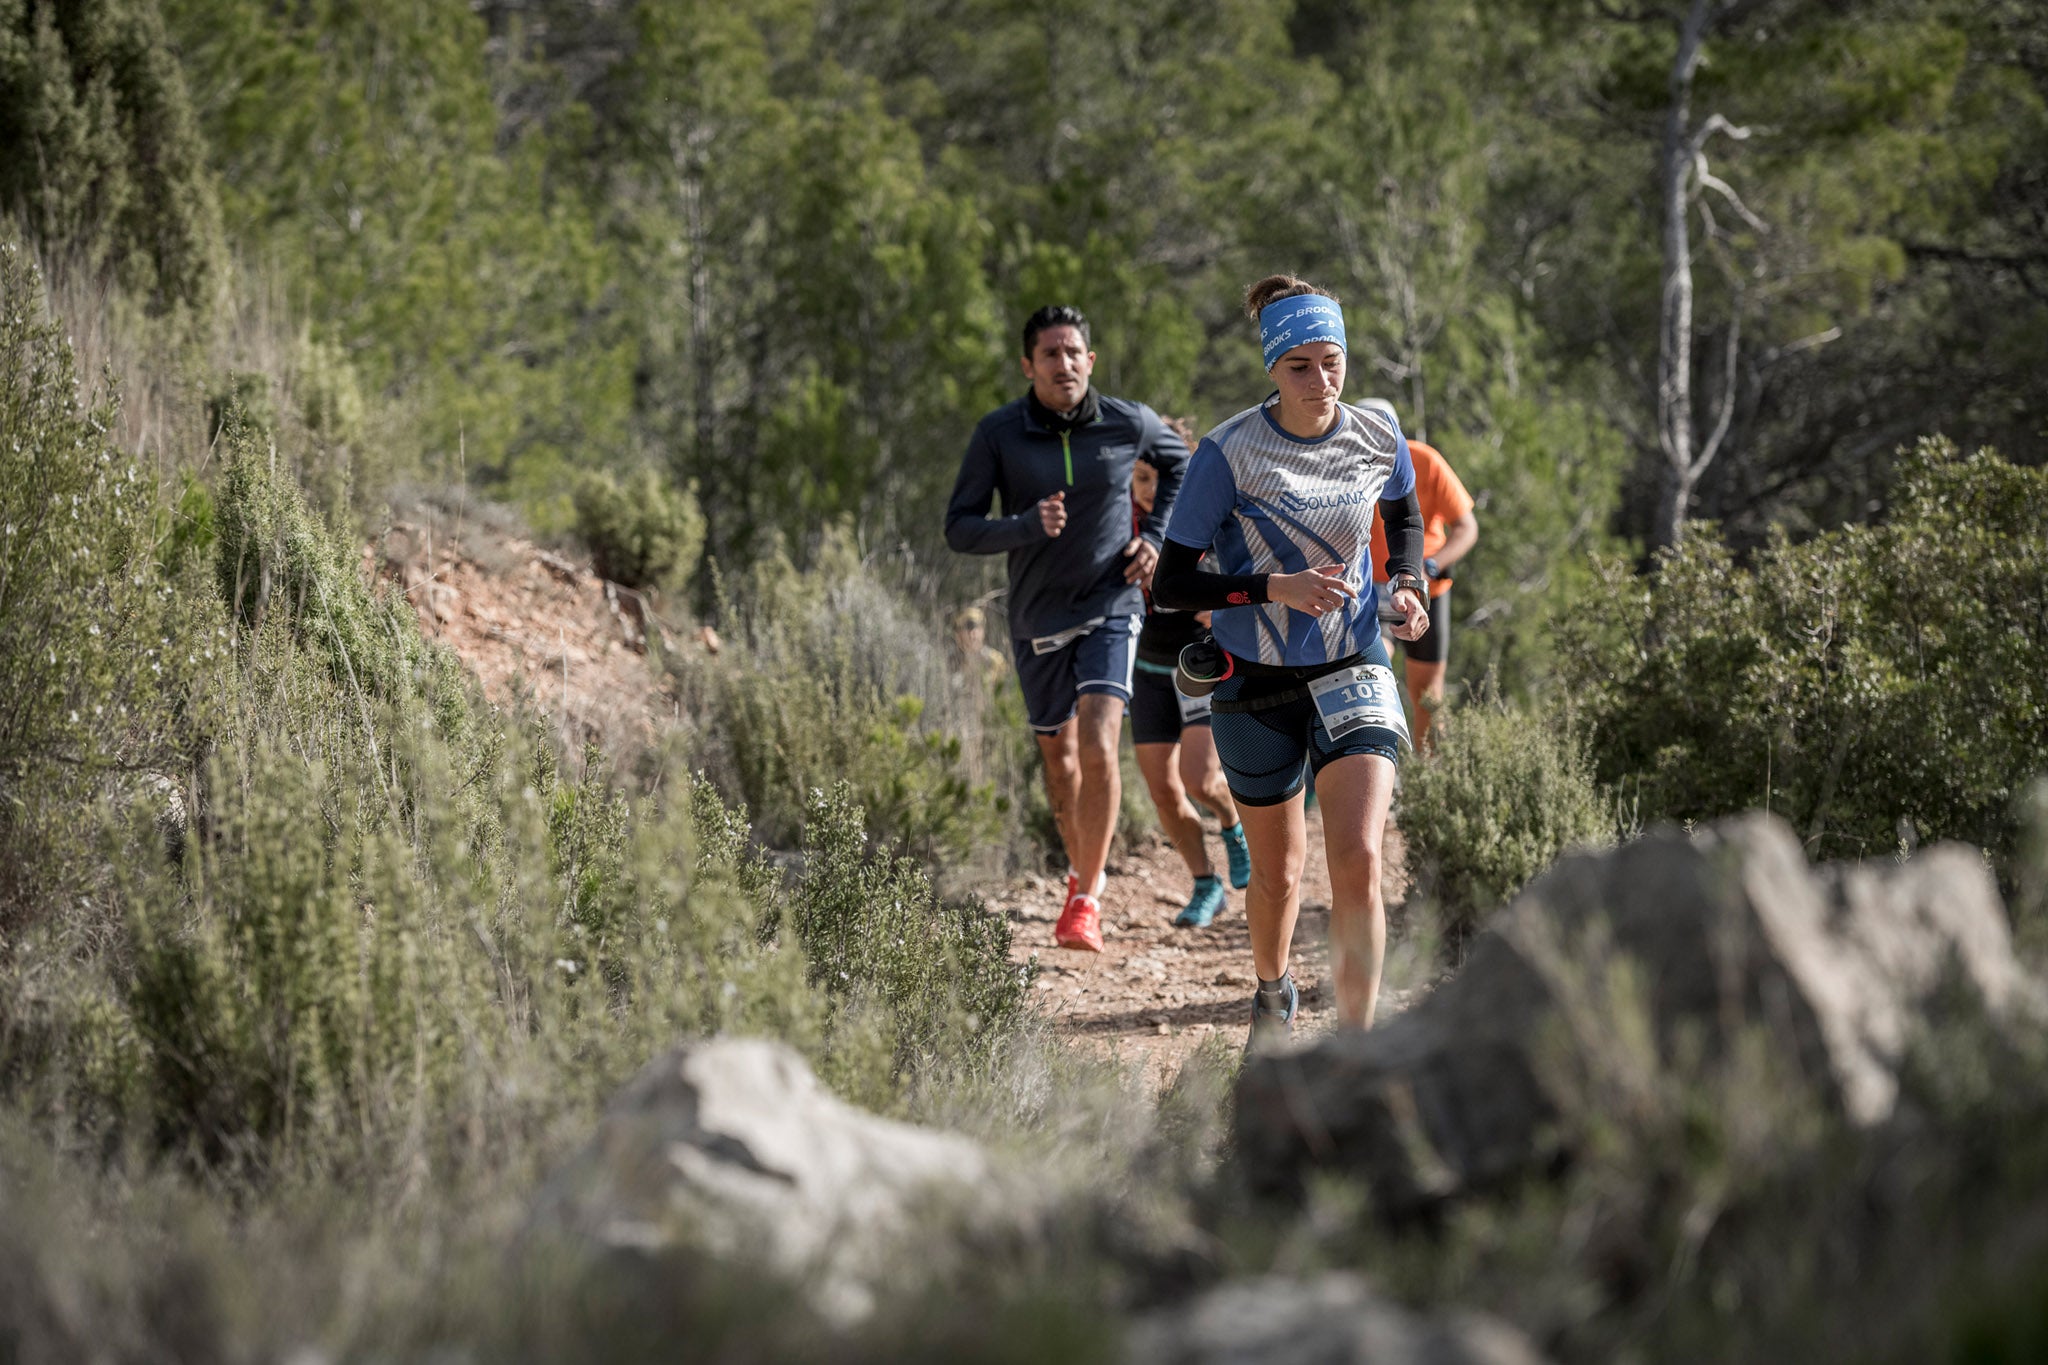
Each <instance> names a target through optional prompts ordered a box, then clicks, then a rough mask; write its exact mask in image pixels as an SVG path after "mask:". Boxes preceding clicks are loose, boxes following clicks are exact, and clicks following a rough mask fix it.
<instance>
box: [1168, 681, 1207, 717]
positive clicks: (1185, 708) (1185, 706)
mask: <svg viewBox="0 0 2048 1365" xmlns="http://www.w3.org/2000/svg"><path fill="white" fill-rule="evenodd" d="M1173 699H1174V700H1175V701H1177V702H1179V703H1180V723H1181V724H1182V725H1186V724H1187V723H1188V722H1189V721H1194V720H1200V719H1201V718H1202V717H1204V716H1206V715H1208V714H1209V702H1210V697H1209V694H1208V693H1206V692H1204V693H1203V694H1202V695H1201V696H1199V697H1191V696H1189V695H1188V694H1187V693H1185V692H1183V691H1181V690H1180V689H1179V688H1178V687H1176V688H1174V689H1173Z"/></svg>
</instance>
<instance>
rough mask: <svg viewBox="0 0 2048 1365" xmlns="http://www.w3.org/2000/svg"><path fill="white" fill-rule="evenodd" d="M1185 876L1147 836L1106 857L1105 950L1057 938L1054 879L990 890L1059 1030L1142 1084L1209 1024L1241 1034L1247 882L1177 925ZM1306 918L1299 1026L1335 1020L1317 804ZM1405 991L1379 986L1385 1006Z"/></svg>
mask: <svg viewBox="0 0 2048 1365" xmlns="http://www.w3.org/2000/svg"><path fill="white" fill-rule="evenodd" d="M1209 852H1210V856H1211V857H1212V858H1214V859H1215V860H1216V863H1217V866H1218V867H1221V866H1222V862H1223V845H1222V841H1221V840H1220V839H1219V838H1217V836H1216V835H1215V833H1214V823H1213V822H1211V832H1210V834H1209ZM1403 854H1404V849H1403V847H1402V844H1401V836H1400V833H1399V831H1397V830H1389V831H1388V834H1387V860H1386V866H1387V873H1386V886H1385V890H1386V893H1387V902H1388V904H1389V905H1397V904H1399V903H1400V898H1401V894H1402V892H1403V891H1404V889H1405V887H1406V884H1407V875H1406V870H1405V861H1406V860H1405V858H1404V856H1403ZM1191 884H1192V878H1190V876H1189V875H1188V870H1187V865H1186V864H1185V863H1183V862H1181V860H1180V855H1179V854H1177V853H1175V852H1174V851H1173V848H1172V846H1171V845H1169V844H1168V843H1167V842H1166V841H1165V840H1164V839H1163V838H1160V837H1159V836H1158V835H1156V834H1155V835H1152V836H1149V837H1148V838H1146V839H1145V840H1144V842H1143V844H1142V846H1140V847H1138V848H1136V849H1134V850H1133V851H1132V852H1130V853H1129V854H1127V855H1125V856H1124V857H1122V858H1121V859H1118V860H1115V861H1113V862H1112V863H1111V865H1110V868H1109V885H1108V887H1107V889H1106V890H1105V891H1104V893H1103V897H1102V906H1103V926H1102V940H1103V951H1102V952H1101V954H1100V955H1097V954H1093V953H1077V952H1072V951H1068V950H1064V949H1061V948H1057V947H1054V946H1053V941H1052V928H1053V923H1054V921H1055V920H1057V919H1058V918H1059V911H1060V899H1061V897H1062V895H1063V894H1064V893H1065V887H1064V885H1062V883H1061V881H1060V880H1059V879H1057V878H1052V877H1037V876H1029V877H1025V878H1023V879H1022V880H1020V881H1017V882H1014V883H1011V884H1010V885H1008V886H1005V887H1002V888H1000V889H997V890H994V891H991V892H990V893H988V901H989V904H990V906H991V907H992V908H995V909H998V910H1001V911H1002V912H1003V913H1004V914H1006V915H1008V916H1009V919H1010V925H1011V930H1012V932H1013V934H1014V936H1015V945H1014V947H1013V949H1012V952H1013V954H1014V956H1015V957H1016V960H1018V961H1020V962H1022V961H1025V960H1027V959H1028V958H1030V957H1031V956H1032V955H1033V954H1034V953H1035V954H1037V957H1038V965H1039V978H1038V986H1037V991H1038V1004H1039V1008H1041V1009H1043V1010H1044V1011H1046V1012H1047V1013H1048V1014H1049V1015H1050V1016H1051V1017H1052V1018H1053V1020H1054V1021H1055V1023H1056V1025H1057V1026H1058V1028H1059V1030H1060V1031H1061V1032H1062V1033H1064V1034H1065V1035H1066V1036H1068V1037H1069V1038H1072V1039H1074V1040H1075V1041H1076V1042H1078V1043H1080V1044H1082V1045H1083V1046H1087V1047H1091V1048H1096V1049H1099V1050H1101V1051H1102V1052H1104V1053H1107V1054H1111V1055H1114V1056H1116V1057H1118V1058H1119V1059H1121V1060H1123V1061H1125V1062H1127V1063H1135V1064H1141V1065H1142V1066H1143V1068H1144V1074H1145V1079H1146V1081H1147V1083H1148V1085H1150V1086H1152V1087H1154V1088H1156V1087H1158V1086H1160V1085H1163V1084H1164V1083H1165V1082H1166V1081H1167V1080H1169V1079H1170V1078H1171V1077H1172V1076H1173V1074H1174V1073H1175V1072H1176V1071H1178V1070H1179V1068H1180V1064H1181V1062H1183V1061H1184V1060H1186V1058H1187V1056H1188V1054H1190V1053H1192V1052H1193V1051H1194V1050H1195V1049H1196V1048H1198V1047H1200V1046H1201V1045H1202V1043H1203V1042H1204V1041H1206V1040H1207V1039H1208V1038H1209V1037H1211V1036H1212V1035H1215V1034H1222V1035H1223V1036H1224V1037H1225V1038H1226V1039H1228V1040H1229V1042H1230V1045H1231V1046H1232V1047H1242V1046H1243V1045H1244V1040H1245V1033H1246V1030H1247V1029H1248V1028H1249V1026H1250V1024H1249V1011H1250V1001H1251V987H1252V983H1253V980H1254V978H1253V975H1252V958H1251V940H1250V937H1249V933H1248V931H1247V928H1246V925H1245V918H1244V892H1242V891H1234V890H1233V891H1231V892H1229V893H1228V894H1229V904H1228V906H1227V907H1226V908H1225V909H1224V911H1223V913H1222V914H1220V915H1218V916H1217V917H1216V922H1215V923H1214V924H1212V925H1210V926H1209V927H1208V928H1206V929H1180V928H1176V927H1175V926H1174V923H1173V917H1174V915H1175V914H1177V913H1178V912H1179V911H1180V908H1181V906H1182V905H1183V904H1184V903H1185V902H1186V899H1187V893H1188V890H1189V887H1190V885H1191ZM1301 904H1302V911H1301V919H1300V921H1299V922H1298V923H1297V925H1296V927H1295V931H1294V960H1293V964H1292V965H1293V969H1294V979H1295V983H1296V984H1297V985H1298V986H1299V987H1300V988H1301V1004H1302V1016H1301V1019H1300V1021H1299V1022H1298V1023H1297V1024H1296V1033H1297V1036H1300V1035H1304V1034H1306V1035H1314V1034H1315V1033H1318V1032H1321V1031H1322V1030H1324V1029H1327V1028H1329V1027H1330V1026H1331V1023H1332V1022H1333V1012H1334V1009H1335V1001H1334V999H1333V998H1332V997H1331V995H1330V988H1329V986H1328V985H1327V983H1326V978H1327V975H1328V972H1329V926H1330V878H1329V871H1328V868H1327V866H1326V865H1325V863H1324V860H1323V822H1322V813H1321V812H1320V811H1318V810H1315V809H1313V808H1311V809H1310V810H1309V812H1308V862H1307V865H1306V866H1305V867H1304V868H1303V871H1302V885H1301ZM1404 1003H1405V998H1404V997H1403V996H1402V995H1401V994H1400V993H1397V992H1387V993H1384V994H1383V996H1382V999H1381V1002H1380V1009H1381V1012H1382V1014H1386V1013H1391V1012H1393V1011H1394V1010H1398V1009H1399V1008H1401V1006H1402V1005H1403V1004H1404Z"/></svg>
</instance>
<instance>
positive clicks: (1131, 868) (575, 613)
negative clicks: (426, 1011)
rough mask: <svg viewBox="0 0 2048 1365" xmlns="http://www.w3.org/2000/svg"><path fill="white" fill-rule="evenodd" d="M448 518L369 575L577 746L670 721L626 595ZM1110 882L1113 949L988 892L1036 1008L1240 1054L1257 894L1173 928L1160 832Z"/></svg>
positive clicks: (1325, 1021)
mask: <svg viewBox="0 0 2048 1365" xmlns="http://www.w3.org/2000/svg"><path fill="white" fill-rule="evenodd" d="M437 510H438V509H435V508H433V507H431V506H422V505H415V506H413V507H410V508H408V509H407V513H408V515H406V516H404V517H401V518H399V519H397V520H394V522H393V523H392V525H391V526H390V527H389V528H388V529H387V530H386V532H385V533H384V534H383V535H382V536H381V537H379V538H378V540H377V541H375V542H372V543H371V544H369V545H366V546H365V547H364V555H363V558H364V568H365V570H366V572H367V573H368V574H369V575H370V576H372V577H375V578H378V579H381V580H382V581H383V584H384V585H385V590H386V591H393V592H399V593H402V594H404V596H405V597H406V598H408V599H409V600H410V601H411V602H412V604H413V606H414V608H415V609H416V610H417V611H418V613H419V619H420V625H421V627H422V628H423V629H424V630H425V631H426V633H427V634H428V635H429V636H431V637H433V638H436V639H439V640H441V641H442V642H443V643H445V644H447V645H449V646H451V647H452V648H453V649H454V650H455V651H456V653H457V654H458V655H460V656H461V657H462V659H463V661H464V663H466V664H467V665H468V666H469V667H470V668H471V669H472V670H473V671H474V672H475V673H476V674H477V676H478V678H479V679H480V680H481V682H482V683H483V686H484V690H485V692H486V693H487V694H488V695H489V696H490V697H491V699H492V700H493V701H496V702H499V703H501V704H502V703H505V702H508V701H510V700H512V699H513V698H514V697H515V696H519V695H521V694H525V695H528V696H531V697H532V698H533V700H534V701H535V702H536V703H537V704H538V706H539V708H540V709H541V710H543V711H545V712H547V713H549V714H550V715H551V716H553V718H554V719H555V722H556V723H557V724H559V725H562V726H563V729H564V735H565V738H567V739H569V740H570V741H571V742H572V743H573V742H580V741H581V740H585V739H598V740H603V741H606V742H608V743H611V744H613V745H621V744H622V745H624V746H626V747H628V748H631V747H634V746H637V745H642V744H647V743H649V742H651V741H652V740H653V739H654V738H655V737H656V736H657V735H658V734H659V732H660V731H661V730H662V729H663V728H664V727H666V726H667V725H671V724H673V723H674V718H675V716H676V701H675V698H674V696H673V694H672V693H671V692H670V691H669V689H668V687H667V685H666V682H665V680H664V678H663V677H662V676H661V674H660V672H659V670H657V669H655V668H652V667H650V666H649V661H648V658H647V656H646V654H645V652H644V651H645V649H646V644H645V641H644V638H643V637H642V633H641V632H642V631H643V630H644V629H645V628H646V627H645V624H643V621H642V619H641V616H640V614H639V612H638V611H637V609H636V604H635V603H634V602H632V601H631V600H630V598H629V595H622V594H620V593H618V592H617V591H616V590H612V591H607V587H606V584H605V583H604V582H603V580H601V579H599V578H598V577H597V576H596V575H595V574H593V573H592V572H591V571H590V569H589V567H588V566H587V565H585V564H582V563H577V562H574V561H571V560H568V559H565V558H563V557H561V556H558V555H555V554H552V553H550V552H548V551H546V550H544V549H541V548H539V547H537V546H535V545H533V544H532V543H531V542H529V541H527V540H524V539H523V538H521V537H520V536H518V535H517V534H516V533H514V532H511V531H510V530H509V529H508V528H505V527H502V526H498V525H493V524H491V523H490V522H488V521H485V522H482V523H479V522H476V521H470V522H468V524H466V525H465V524H464V521H463V520H462V519H461V518H459V517H451V516H447V515H445V514H443V515H436V513H437ZM655 628H657V629H658V628H659V627H658V626H657V627H655ZM670 647H671V648H673V647H675V646H674V642H673V641H671V642H670ZM1208 839H1209V851H1210V856H1211V857H1213V858H1214V859H1216V863H1217V866H1218V867H1219V868H1220V867H1221V866H1222V865H1223V846H1222V841H1221V840H1220V839H1219V838H1218V837H1217V836H1216V834H1215V832H1214V822H1213V821H1212V822H1210V832H1209V836H1208ZM1308 844H1309V854H1308V862H1307V866H1306V867H1305V869H1304V871H1303V876H1302V895H1301V899H1302V914H1301V920H1300V923H1299V925H1298V926H1297V928H1296V930H1295V954H1294V963H1293V966H1294V975H1295V980H1296V982H1297V983H1298V984H1299V985H1300V987H1301V991H1302V1018H1301V1021H1300V1023H1299V1024H1298V1025H1297V1032H1298V1033H1305V1034H1314V1033H1316V1032H1318V1031H1320V1030H1322V1029H1325V1028H1328V1027H1329V1026H1330V1021H1331V1011H1332V1008H1333V1004H1334V1002H1333V1001H1332V1000H1331V999H1330V996H1329V992H1328V990H1327V988H1326V986H1325V982H1324V978H1325V976H1326V974H1327V972H1328V964H1329V948H1328V936H1329V901H1330V883H1329V874H1328V871H1327V869H1326V867H1325V865H1324V862H1323V827H1322V818H1321V815H1320V813H1319V812H1317V811H1315V810H1313V809H1311V810H1310V811H1309V813H1308ZM1109 873H1110V875H1109V885H1108V888H1107V890H1106V892H1105V893H1104V896H1103V920H1104V923H1103V941H1104V951H1103V952H1102V953H1101V955H1099V956H1097V955H1094V954H1088V953H1075V952H1069V951H1065V950H1062V949H1059V948H1056V947H1054V946H1053V942H1052V927H1053V922H1054V921H1055V920H1056V919H1057V918H1058V917H1059V909H1060V897H1061V893H1062V891H1063V889H1064V888H1063V887H1062V885H1061V884H1060V881H1059V880H1058V879H1056V878H1050V877H1025V878H1022V879H1020V880H1017V881H1014V882H1010V883H1008V884H1005V885H1000V886H995V887H989V888H984V889H983V894H984V896H985V897H986V898H987V900H988V903H989V904H990V905H991V906H992V907H993V908H995V909H998V910H1000V911H1001V912H1002V913H1004V914H1006V915H1008V916H1009V918H1010V923H1011V926H1012V929H1013V931H1014V935H1015V949H1014V951H1015V954H1016V957H1017V960H1018V961H1020V962H1021V961H1023V960H1025V959H1028V958H1029V957H1030V956H1031V955H1032V954H1034V953H1035V954H1037V956H1038V961H1039V969H1040V975H1039V980H1038V986H1037V1001H1036V1004H1037V1006H1038V1008H1040V1009H1042V1010H1044V1011H1045V1012H1046V1013H1047V1014H1048V1015H1050V1016H1051V1018H1052V1019H1053V1020H1054V1021H1055V1024H1056V1026H1057V1027H1058V1029H1059V1030H1060V1032H1061V1033H1063V1034H1064V1035H1066V1036H1067V1037H1068V1038H1070V1039H1072V1040H1074V1041H1075V1042H1076V1043H1077V1044H1078V1045H1081V1046H1084V1047H1089V1048H1094V1049H1098V1050H1100V1051H1102V1052H1104V1053H1107V1054H1113V1055H1115V1056H1117V1057H1119V1058H1121V1059H1123V1060H1124V1061H1126V1062H1131V1063H1137V1064H1142V1066H1143V1068H1144V1072H1145V1077H1146V1079H1147V1081H1148V1082H1150V1083H1151V1084H1152V1085H1154V1086H1157V1085H1160V1084H1163V1083H1164V1082H1165V1081H1166V1080H1167V1079H1169V1078H1170V1077H1171V1076H1172V1075H1173V1074H1174V1072H1176V1071H1177V1070H1178V1069H1179V1067H1180V1064H1181V1062H1182V1061H1183V1060H1185V1058H1186V1057H1187V1056H1188V1054H1189V1053H1191V1052H1193V1051H1194V1050H1195V1049H1196V1048H1197V1047H1199V1046H1201V1044H1202V1042H1203V1041H1204V1040H1205V1039H1207V1038H1209V1037H1210V1036H1212V1035H1215V1034H1222V1035H1223V1036H1224V1037H1225V1038H1227V1039H1228V1040H1229V1041H1230V1044H1231V1045H1232V1046H1233V1047H1241V1046H1242V1045H1243V1043H1244V1037H1245V1031H1246V1028H1247V1011H1248V1008H1249V1004H1248V1002H1249V1000H1250V996H1251V984H1252V967H1251V947H1250V940H1249V938H1248V936H1247V931H1246V927H1245V919H1244V893H1243V892H1242V891H1230V892H1229V893H1228V897H1229V901H1228V905H1227V906H1226V908H1225V909H1224V911H1223V913H1222V914H1221V915H1219V916H1218V917H1217V920H1216V922H1215V923H1214V924H1213V925H1211V926H1209V927H1208V928H1206V929H1177V928H1175V927H1174V925H1173V917H1174V915H1175V914H1176V913H1177V912H1178V911H1179V910H1180V907H1181V905H1182V904H1183V903H1184V902H1185V900H1186V897H1187V893H1188V890H1189V887H1190V885H1191V882H1192V879H1191V878H1190V877H1189V875H1188V871H1187V868H1186V866H1185V865H1184V864H1183V863H1182V862H1181V860H1180V857H1179V855H1177V854H1176V853H1175V852H1174V851H1173V849H1172V847H1171V846H1170V845H1169V844H1167V843H1166V841H1165V840H1164V839H1163V838H1161V837H1159V836H1158V835H1157V834H1152V835H1149V836H1146V837H1145V838H1144V839H1142V840H1141V841H1140V842H1139V844H1138V846H1137V847H1135V848H1133V849H1132V850H1130V851H1128V852H1127V853H1125V854H1123V855H1121V856H1120V857H1118V858H1117V859H1116V860H1115V861H1114V862H1112V864H1111V866H1110V869H1109ZM1406 880H1407V879H1406V873H1405V869H1404V858H1403V849H1402V844H1401V838H1400V834H1399V832H1398V831H1393V830H1390V831H1389V832H1388V836H1387V887H1386V890H1387V901H1388V904H1389V905H1397V904H1399V902H1400V896H1401V894H1402V892H1403V890H1404V888H1405V886H1406ZM1404 1003H1405V996H1404V994H1403V993H1401V992H1398V991H1385V992H1383V993H1382V997H1381V1004H1380V1008H1381V1012H1382V1014H1383V1015H1384V1014H1386V1013H1390V1012H1392V1011H1393V1010H1396V1009H1399V1008H1401V1006H1402V1005H1403V1004H1404Z"/></svg>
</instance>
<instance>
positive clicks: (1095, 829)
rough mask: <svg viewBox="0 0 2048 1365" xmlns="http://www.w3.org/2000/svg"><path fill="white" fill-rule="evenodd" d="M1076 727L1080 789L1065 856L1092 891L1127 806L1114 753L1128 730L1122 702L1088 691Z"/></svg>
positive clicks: (1079, 711)
mask: <svg viewBox="0 0 2048 1365" xmlns="http://www.w3.org/2000/svg"><path fill="white" fill-rule="evenodd" d="M1074 722H1075V724H1076V726H1077V727H1078V729H1079V749H1080V760H1081V787H1080V791H1079V793H1078V795H1077V796H1076V799H1075V801H1074V814H1073V819H1072V820H1071V822H1070V826H1071V829H1072V834H1071V835H1070V836H1069V838H1068V840H1067V856H1068V857H1069V858H1070V859H1071V860H1072V861H1073V864H1074V871H1075V872H1076V873H1077V874H1078V875H1079V876H1080V878H1081V887H1082V889H1083V890H1087V891H1092V890H1093V889H1094V887H1095V881H1096V878H1098V877H1100V876H1101V875H1102V869H1103V867H1104V865H1105V864H1107V863H1108V862H1109V843H1110V840H1111V839H1113V838H1115V837H1116V815H1117V811H1118V809H1119V808H1120V807H1121V806H1122V805H1123V799H1124V782H1123V770H1122V769H1121V767H1119V765H1118V763H1117V752H1116V748H1117V740H1118V738H1119V737H1120V736H1121V735H1122V734H1123V728H1124V699H1123V698H1122V697H1116V696H1111V695H1109V694H1108V693H1106V692H1084V693H1082V694H1081V703H1080V709H1079V710H1078V711H1077V712H1076V714H1075V716H1074Z"/></svg>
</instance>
